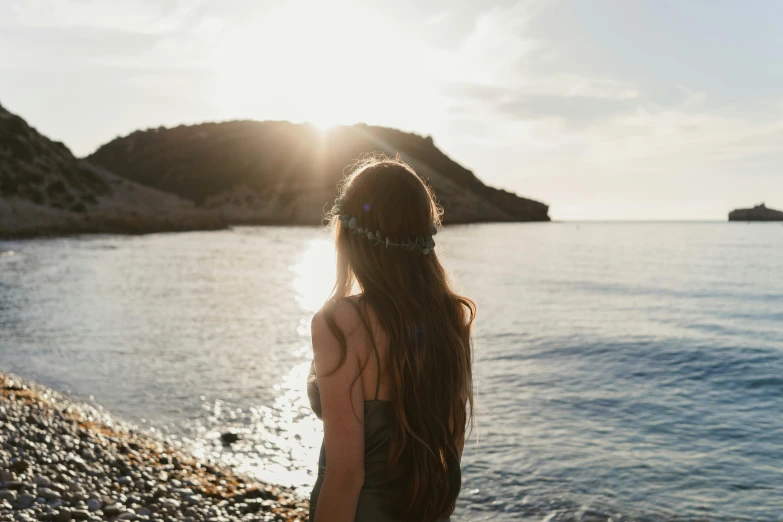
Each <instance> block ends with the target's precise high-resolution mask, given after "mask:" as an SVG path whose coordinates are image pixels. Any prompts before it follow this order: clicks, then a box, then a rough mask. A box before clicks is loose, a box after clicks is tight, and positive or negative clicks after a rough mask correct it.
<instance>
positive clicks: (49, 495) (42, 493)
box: [38, 488, 60, 500]
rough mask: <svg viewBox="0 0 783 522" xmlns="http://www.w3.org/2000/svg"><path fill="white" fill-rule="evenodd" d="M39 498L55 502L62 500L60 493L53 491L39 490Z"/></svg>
mask: <svg viewBox="0 0 783 522" xmlns="http://www.w3.org/2000/svg"><path fill="white" fill-rule="evenodd" d="M38 496H39V497H41V498H43V499H46V500H55V499H59V498H60V493H59V492H58V491H55V490H53V489H48V488H38Z"/></svg>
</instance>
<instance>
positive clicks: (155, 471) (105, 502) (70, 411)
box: [0, 371, 308, 522]
mask: <svg viewBox="0 0 783 522" xmlns="http://www.w3.org/2000/svg"><path fill="white" fill-rule="evenodd" d="M307 512H308V503H307V501H306V500H304V499H302V498H301V497H300V496H298V495H297V494H296V493H295V492H294V491H293V490H290V489H287V488H284V487H279V486H274V485H267V484H261V483H257V482H255V481H252V480H250V479H249V478H248V477H244V476H242V475H240V474H238V473H235V472H234V471H232V470H231V469H230V468H228V467H227V466H225V465H223V464H221V463H218V462H214V461H201V460H198V459H196V458H195V457H193V456H192V455H189V454H188V452H187V451H186V450H185V449H183V448H181V447H179V445H177V444H175V443H174V442H172V441H170V440H167V439H165V438H163V437H156V436H153V435H152V434H147V433H142V432H141V431H139V430H138V429H137V428H136V427H134V426H132V425H131V424H128V423H125V422H123V421H121V420H118V419H115V418H113V417H112V416H111V415H110V414H108V413H106V412H104V411H103V410H100V409H98V408H95V407H93V406H91V405H89V404H84V403H81V402H78V401H76V400H73V399H71V398H69V397H68V396H66V395H64V394H61V393H59V392H56V391H54V390H51V389H49V388H46V387H44V386H42V385H40V384H37V383H35V382H32V381H29V380H25V379H22V378H19V377H17V376H16V375H13V374H9V373H5V372H2V371H0V520H18V521H27V520H30V521H32V520H51V521H54V522H68V521H70V520H87V521H91V522H97V521H99V520H128V521H153V520H161V521H166V520H183V521H186V522H198V521H210V520H211V521H216V522H217V521H226V522H228V521H239V520H263V521H290V522H294V521H302V522H303V521H305V520H307V518H308V515H307Z"/></svg>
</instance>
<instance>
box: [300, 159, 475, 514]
mask: <svg viewBox="0 0 783 522" xmlns="http://www.w3.org/2000/svg"><path fill="white" fill-rule="evenodd" d="M341 194H342V195H341V197H339V198H338V199H337V200H336V201H335V205H334V207H333V208H332V212H331V214H332V219H331V223H332V226H333V229H334V231H335V245H336V250H337V281H336V283H335V288H334V291H333V293H332V296H331V297H330V298H329V300H328V301H327V302H326V303H325V305H324V307H323V308H322V309H321V310H320V311H319V312H318V313H317V314H316V315H315V316H314V317H313V321H312V339H313V370H314V374H315V376H316V377H315V378H314V379H311V382H310V384H309V385H308V393H309V395H310V400H311V404H312V406H313V410H314V411H315V412H316V413H317V414H318V416H319V418H321V419H322V420H323V422H324V444H323V447H322V451H321V457H320V459H319V477H318V481H317V483H316V486H315V488H314V490H313V498H312V505H311V519H312V520H314V522H325V521H329V522H331V521H339V522H353V521H357V522H370V521H380V522H385V521H388V522H392V521H395V522H396V521H401V520H406V521H407V522H435V521H438V520H443V519H447V518H448V517H449V515H450V514H451V513H452V511H453V510H454V504H455V502H456V499H457V495H458V494H459V491H460V488H461V476H460V457H461V454H462V445H463V441H464V436H465V430H466V423H467V422H468V420H469V419H470V417H469V411H470V407H472V376H471V375H472V373H471V349H470V328H471V323H472V321H473V317H474V315H475V306H474V305H473V303H472V301H470V300H469V299H467V298H465V297H462V296H459V295H457V294H455V293H454V292H453V291H452V290H451V289H450V285H449V281H448V278H447V276H446V273H445V270H444V269H443V267H442V266H441V264H440V262H439V260H438V257H437V255H436V254H435V253H434V250H433V249H434V248H435V242H434V239H433V236H434V234H436V233H437V227H438V224H439V215H440V213H439V208H438V207H437V205H436V204H435V201H434V199H433V198H434V196H433V194H432V193H431V192H430V191H429V189H428V188H427V187H426V185H425V184H424V183H423V182H422V181H421V179H420V178H419V177H418V176H417V175H416V174H415V173H414V172H413V171H412V169H410V167H408V166H407V165H405V164H403V163H401V162H399V161H396V160H382V161H371V162H369V163H367V164H365V165H364V166H362V167H361V168H359V169H358V170H357V172H355V173H354V174H352V175H351V176H350V177H349V178H348V179H347V180H346V183H345V185H344V186H343V188H342V191H341ZM356 290H358V291H359V292H360V294H359V295H351V294H353V293H355V292H356Z"/></svg>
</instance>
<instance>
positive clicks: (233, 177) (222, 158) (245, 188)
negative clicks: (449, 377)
mask: <svg viewBox="0 0 783 522" xmlns="http://www.w3.org/2000/svg"><path fill="white" fill-rule="evenodd" d="M374 152H382V153H385V154H387V155H390V156H394V155H396V154H398V153H399V155H400V156H401V158H402V159H403V160H405V161H407V162H409V163H410V164H411V165H412V166H413V167H414V168H415V169H416V171H417V172H418V173H419V175H420V176H421V177H422V178H423V179H425V180H427V181H428V182H429V183H430V185H431V186H432V187H433V188H434V189H435V193H436V195H437V197H438V200H439V202H440V203H441V205H442V206H443V208H444V211H445V213H444V221H445V222H446V223H467V222H479V221H549V216H548V207H547V205H544V204H543V203H539V202H537V201H533V200H530V199H525V198H521V197H519V196H516V195H515V194H512V193H510V192H506V191H504V190H499V189H495V188H492V187H489V186H487V185H485V184H484V183H482V182H481V181H480V180H479V179H478V178H477V177H476V176H475V175H474V174H473V173H472V172H471V171H469V170H467V169H465V168H464V167H462V166H460V165H459V164H457V163H456V162H454V161H452V160H451V159H450V158H449V157H448V156H446V155H445V154H444V153H443V152H441V151H440V150H439V149H438V148H437V147H436V146H435V145H434V143H433V141H432V139H431V138H429V137H422V136H418V135H415V134H410V133H405V132H401V131H398V130H394V129H389V128H384V127H373V126H368V125H363V124H359V125H352V126H342V127H336V128H334V129H331V130H330V131H328V132H326V133H322V132H321V131H320V130H318V129H316V128H315V127H313V126H311V125H309V124H294V123H289V122H276V121H265V122H259V121H248V120H244V121H231V122H223V123H203V124H199V125H190V126H186V125H181V126H178V127H175V128H165V127H161V128H158V129H150V130H145V131H137V132H134V133H132V134H130V135H128V136H125V137H122V138H117V139H115V140H113V141H111V142H110V143H108V144H106V145H103V146H102V147H100V148H99V149H98V150H97V151H95V152H94V153H93V154H91V155H90V156H89V157H88V158H87V160H89V161H90V162H91V163H93V164H95V165H98V166H100V167H103V168H106V169H108V170H110V171H112V172H114V173H116V174H118V175H120V176H122V177H124V178H127V179H129V180H131V181H134V182H136V183H140V184H143V185H147V186H150V187H154V188H156V189H159V190H162V191H166V192H170V193H172V194H176V195H177V196H179V197H182V198H185V199H188V200H190V201H192V202H193V203H194V204H196V205H198V206H199V207H200V208H205V209H215V210H220V212H221V214H222V215H223V216H224V217H225V218H226V219H227V220H228V221H229V222H231V223H286V224H318V223H320V222H321V218H322V215H323V210H324V208H326V206H327V204H328V203H330V202H331V201H332V200H333V199H334V196H335V193H336V189H335V185H336V184H337V182H339V181H340V179H342V177H343V175H344V172H345V167H346V165H349V164H351V163H353V162H355V161H356V160H357V159H358V158H360V157H361V156H362V155H363V154H366V153H374Z"/></svg>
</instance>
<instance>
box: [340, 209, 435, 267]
mask: <svg viewBox="0 0 783 522" xmlns="http://www.w3.org/2000/svg"><path fill="white" fill-rule="evenodd" d="M332 215H335V216H338V217H339V218H340V223H341V224H342V226H343V228H348V229H351V230H353V234H354V235H360V236H363V237H366V238H367V239H369V240H370V241H371V242H372V244H373V246H377V245H386V248H389V247H394V248H398V247H401V248H404V249H406V250H408V251H409V252H413V251H414V250H416V251H419V252H421V253H422V254H424V255H427V254H429V253H430V252H431V251H432V249H434V248H435V240H434V239H433V238H432V236H434V235H435V234H437V233H438V227H437V226H435V224H434V223H433V224H431V225H430V230H429V232H430V235H429V236H421V237H414V238H408V239H406V240H405V241H403V242H402V243H400V242H399V241H398V240H397V239H395V240H394V241H392V240H391V238H389V237H388V236H386V237H384V236H383V234H381V231H380V230H376V231H375V232H373V231H371V230H369V229H366V230H365V229H364V228H362V227H360V226H359V220H357V219H356V218H355V217H353V216H349V215H348V214H346V213H345V211H343V200H342V199H341V198H337V199H336V200H334V206H333V207H332Z"/></svg>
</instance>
